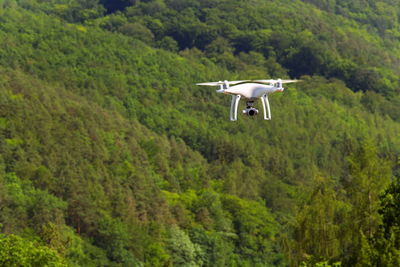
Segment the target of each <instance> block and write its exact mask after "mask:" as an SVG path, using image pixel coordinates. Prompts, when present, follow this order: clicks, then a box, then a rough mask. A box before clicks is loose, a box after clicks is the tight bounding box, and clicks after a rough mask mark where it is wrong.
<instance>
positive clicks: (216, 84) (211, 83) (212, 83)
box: [196, 80, 249, 86]
mask: <svg viewBox="0 0 400 267" xmlns="http://www.w3.org/2000/svg"><path fill="white" fill-rule="evenodd" d="M248 81H249V80H243V81H225V82H224V81H219V82H207V83H196V85H205V86H218V85H221V84H229V85H234V84H238V83H244V82H248Z"/></svg>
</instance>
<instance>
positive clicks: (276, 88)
mask: <svg viewBox="0 0 400 267" xmlns="http://www.w3.org/2000/svg"><path fill="white" fill-rule="evenodd" d="M299 81H300V80H281V79H278V80H244V81H219V82H208V83H196V85H206V86H219V90H217V93H223V94H230V95H232V104H231V113H230V118H231V121H236V120H237V110H238V106H239V100H240V98H241V97H244V98H246V99H247V104H246V106H247V107H246V109H245V110H243V113H244V114H246V115H248V116H254V115H257V114H258V110H257V109H256V108H254V107H253V105H254V100H256V99H257V98H260V99H261V102H262V105H263V108H264V120H270V119H271V110H270V107H269V101H268V95H270V94H272V93H275V92H282V91H283V90H284V88H283V87H282V84H284V83H295V82H299ZM231 85H232V86H231ZM230 86H231V87H230ZM267 112H268V115H267Z"/></svg>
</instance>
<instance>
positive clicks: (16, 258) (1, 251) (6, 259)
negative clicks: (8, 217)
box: [0, 235, 67, 267]
mask: <svg viewBox="0 0 400 267" xmlns="http://www.w3.org/2000/svg"><path fill="white" fill-rule="evenodd" d="M0 264H1V265H2V266H32V267H34V266H37V267H39V266H55V267H56V266H67V265H66V264H65V263H64V261H63V260H62V258H61V257H60V256H59V255H58V254H57V253H56V252H55V251H54V250H51V249H49V248H48V247H46V246H42V245H38V244H35V243H32V242H30V241H28V240H25V239H23V238H21V237H19V236H17V235H9V236H5V235H1V237H0Z"/></svg>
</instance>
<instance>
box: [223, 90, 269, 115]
mask: <svg viewBox="0 0 400 267" xmlns="http://www.w3.org/2000/svg"><path fill="white" fill-rule="evenodd" d="M240 98H241V96H240V95H232V103H231V113H230V119H231V121H236V120H237V110H238V106H239V101H240ZM261 103H262V105H263V109H264V120H270V119H271V110H270V107H269V101H268V95H267V94H265V95H263V96H262V97H261ZM253 106H254V101H253V100H248V101H247V102H246V109H244V110H243V113H244V114H246V115H248V116H255V115H257V114H258V109H256V108H254V107H253Z"/></svg>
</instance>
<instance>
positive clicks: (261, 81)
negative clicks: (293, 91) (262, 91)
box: [252, 79, 301, 83]
mask: <svg viewBox="0 0 400 267" xmlns="http://www.w3.org/2000/svg"><path fill="white" fill-rule="evenodd" d="M252 82H256V83H276V82H281V83H297V82H301V80H281V79H278V80H252Z"/></svg>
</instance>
